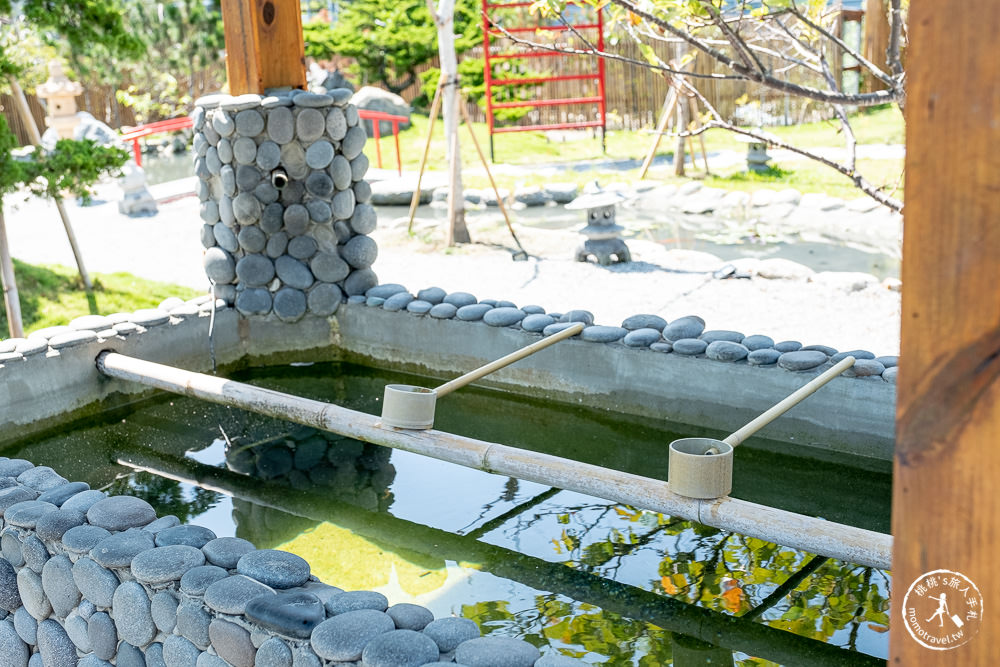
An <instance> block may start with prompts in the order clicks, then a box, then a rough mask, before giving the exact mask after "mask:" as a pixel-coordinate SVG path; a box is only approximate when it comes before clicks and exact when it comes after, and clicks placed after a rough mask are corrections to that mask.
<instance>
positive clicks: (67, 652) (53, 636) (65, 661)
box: [38, 619, 77, 667]
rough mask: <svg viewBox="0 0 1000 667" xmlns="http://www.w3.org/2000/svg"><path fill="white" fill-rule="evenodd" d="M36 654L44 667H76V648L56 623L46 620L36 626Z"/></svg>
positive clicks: (61, 627)
mask: <svg viewBox="0 0 1000 667" xmlns="http://www.w3.org/2000/svg"><path fill="white" fill-rule="evenodd" d="M38 653H39V654H40V655H41V656H42V663H43V664H44V665H45V667H76V665H77V658H76V646H74V645H73V642H72V641H71V640H70V638H69V635H67V634H66V630H65V629H63V626H62V625H60V624H59V623H58V622H56V621H53V620H52V619H46V620H44V621H42V622H41V623H39V624H38Z"/></svg>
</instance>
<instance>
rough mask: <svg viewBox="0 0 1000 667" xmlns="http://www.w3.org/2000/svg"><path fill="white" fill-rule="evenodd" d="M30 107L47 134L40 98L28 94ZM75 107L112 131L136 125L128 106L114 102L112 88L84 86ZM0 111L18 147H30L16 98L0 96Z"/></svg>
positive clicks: (42, 130)
mask: <svg viewBox="0 0 1000 667" xmlns="http://www.w3.org/2000/svg"><path fill="white" fill-rule="evenodd" d="M25 97H27V98H28V107H29V108H30V109H31V115H32V116H34V117H35V123H36V124H37V125H38V129H39V131H40V132H44V131H45V107H44V106H43V105H42V102H41V100H39V99H38V97H37V96H35V95H33V94H30V93H26V94H25ZM76 107H77V109H79V110H80V111H87V112H89V113H91V114H92V115H93V116H94V118H96V119H97V120H100V121H103V122H105V123H107V124H108V125H110V126H111V127H113V128H119V127H121V126H122V125H134V124H135V114H134V113H133V112H132V110H131V109H130V108H128V107H126V106H122V105H121V104H119V103H118V100H116V99H115V88H114V87H113V86H85V87H84V90H83V94H82V95H78V96H77V98H76ZM0 112H2V113H3V117H4V119H5V120H6V121H7V125H9V126H10V129H11V131H13V132H14V136H15V137H17V141H18V145H20V146H27V145H28V144H29V143H31V142H30V140H29V139H28V130H27V129H26V128H25V127H24V121H22V120H21V116H20V114H18V113H17V107H16V106H15V105H14V98H13V97H11V96H10V95H9V94H7V93H3V94H0Z"/></svg>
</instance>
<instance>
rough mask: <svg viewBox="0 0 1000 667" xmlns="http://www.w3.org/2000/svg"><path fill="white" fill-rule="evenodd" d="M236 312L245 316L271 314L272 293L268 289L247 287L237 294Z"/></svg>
mask: <svg viewBox="0 0 1000 667" xmlns="http://www.w3.org/2000/svg"><path fill="white" fill-rule="evenodd" d="M236 310H238V311H240V313H242V314H244V315H267V314H268V313H269V312H271V292H270V291H268V289H267V288H266V287H247V288H246V289H244V290H241V291H239V292H237V293H236Z"/></svg>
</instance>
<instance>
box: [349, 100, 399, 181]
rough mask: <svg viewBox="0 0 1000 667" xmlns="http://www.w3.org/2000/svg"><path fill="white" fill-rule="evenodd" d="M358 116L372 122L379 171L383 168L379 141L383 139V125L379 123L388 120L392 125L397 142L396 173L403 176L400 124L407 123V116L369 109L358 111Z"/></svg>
mask: <svg viewBox="0 0 1000 667" xmlns="http://www.w3.org/2000/svg"><path fill="white" fill-rule="evenodd" d="M358 116H360V117H361V118H362V119H364V120H370V121H371V122H372V139H374V140H375V162H376V164H377V165H378V168H379V169H381V168H382V142H381V141H379V139H381V138H382V128H381V127H379V126H380V125H381V124H382V123H381V122H379V121H383V120H386V121H389V122H390V123H392V136H393V137H394V138H395V140H396V172H397V173H398V174H399V175H400V176H402V175H403V162H402V159H401V158H400V155H399V124H400V123H405V122H406V121H407V120H408V119H407V118H406V116H395V115H393V114H391V113H385V112H384V111H370V110H368V109H358Z"/></svg>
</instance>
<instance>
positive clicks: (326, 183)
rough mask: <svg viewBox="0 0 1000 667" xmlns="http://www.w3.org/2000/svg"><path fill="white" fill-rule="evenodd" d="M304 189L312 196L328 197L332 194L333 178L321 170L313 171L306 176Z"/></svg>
mask: <svg viewBox="0 0 1000 667" xmlns="http://www.w3.org/2000/svg"><path fill="white" fill-rule="evenodd" d="M306 191H307V192H308V193H309V194H311V195H313V196H314V197H319V198H320V199H328V198H329V197H330V196H331V195H332V194H333V179H332V178H330V177H329V176H327V175H326V173H325V172H322V171H314V172H313V173H311V174H309V176H307V177H306Z"/></svg>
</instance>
